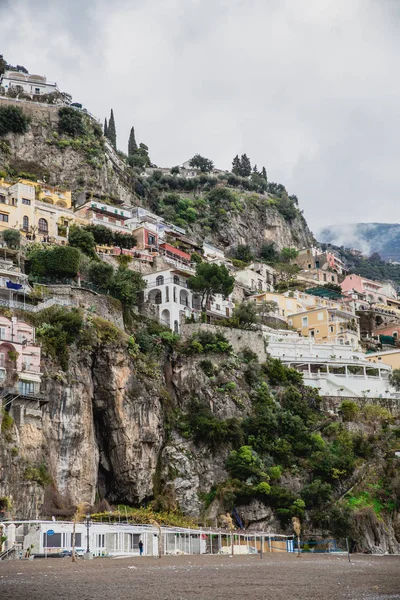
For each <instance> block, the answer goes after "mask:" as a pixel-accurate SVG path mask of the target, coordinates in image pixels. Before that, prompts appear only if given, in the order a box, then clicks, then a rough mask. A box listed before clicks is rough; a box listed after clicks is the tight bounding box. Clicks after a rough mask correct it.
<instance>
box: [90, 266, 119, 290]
mask: <svg viewBox="0 0 400 600" xmlns="http://www.w3.org/2000/svg"><path fill="white" fill-rule="evenodd" d="M113 276H114V267H113V266H112V265H109V264H107V263H105V262H102V261H92V262H91V263H90V265H89V281H90V282H91V283H93V284H94V285H95V286H96V287H98V288H99V289H103V290H107V289H108V288H109V287H110V286H111V282H112V279H113Z"/></svg>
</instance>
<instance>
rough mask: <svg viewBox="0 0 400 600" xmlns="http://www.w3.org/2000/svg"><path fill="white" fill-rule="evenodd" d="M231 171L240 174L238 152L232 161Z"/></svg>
mask: <svg viewBox="0 0 400 600" xmlns="http://www.w3.org/2000/svg"><path fill="white" fill-rule="evenodd" d="M232 173H234V174H235V175H240V158H239V155H238V154H236V156H235V158H234V159H233V161H232Z"/></svg>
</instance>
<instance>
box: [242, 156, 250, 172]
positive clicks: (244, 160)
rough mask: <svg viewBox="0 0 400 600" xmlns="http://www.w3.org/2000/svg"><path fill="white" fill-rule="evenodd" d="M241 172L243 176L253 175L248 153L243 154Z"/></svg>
mask: <svg viewBox="0 0 400 600" xmlns="http://www.w3.org/2000/svg"><path fill="white" fill-rule="evenodd" d="M240 174H241V176H242V177H249V176H250V175H251V162H250V159H249V157H248V156H247V154H242V156H241V158H240Z"/></svg>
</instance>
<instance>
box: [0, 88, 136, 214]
mask: <svg viewBox="0 0 400 600" xmlns="http://www.w3.org/2000/svg"><path fill="white" fill-rule="evenodd" d="M0 102H1V106H3V105H4V104H10V105H14V106H15V105H16V106H20V107H21V108H22V109H23V111H24V113H25V114H26V115H27V116H28V117H29V118H30V120H31V121H30V125H29V127H28V131H27V132H26V133H25V134H23V135H13V134H8V135H6V136H5V137H4V138H2V139H3V141H5V142H6V144H4V143H3V144H0V171H1V170H6V171H7V172H9V171H10V170H11V172H13V173H16V174H18V173H21V172H25V173H31V174H34V175H37V177H38V178H39V179H41V178H42V177H43V175H45V176H46V181H47V182H48V183H50V184H51V185H59V186H63V187H66V188H68V189H71V190H72V192H73V194H74V196H75V197H77V196H78V195H79V193H80V192H87V193H93V194H95V195H98V196H105V197H109V198H113V199H114V200H116V201H119V202H121V201H122V202H126V203H128V204H130V203H131V202H133V200H134V194H133V191H132V181H131V175H132V174H131V173H129V172H128V170H127V169H126V168H125V164H124V163H123V162H122V161H121V160H120V159H119V157H118V155H117V154H116V152H115V151H114V150H113V149H112V148H111V147H110V145H109V144H108V142H106V141H105V139H104V138H100V139H98V140H96V139H93V138H92V139H89V138H86V139H82V140H81V141H77V142H75V143H74V142H73V141H72V140H71V139H68V138H66V137H65V136H61V137H60V135H59V132H58V121H59V118H58V110H59V107H57V106H51V105H45V104H36V103H33V102H17V101H15V100H11V99H4V98H2V99H1V100H0ZM85 119H86V122H87V123H88V124H89V127H90V126H91V124H93V123H94V122H95V121H94V120H92V119H91V118H90V117H85Z"/></svg>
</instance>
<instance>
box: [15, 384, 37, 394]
mask: <svg viewBox="0 0 400 600" xmlns="http://www.w3.org/2000/svg"><path fill="white" fill-rule="evenodd" d="M18 389H19V393H20V394H33V392H34V391H35V384H34V383H33V381H20V382H19V385H18Z"/></svg>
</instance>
